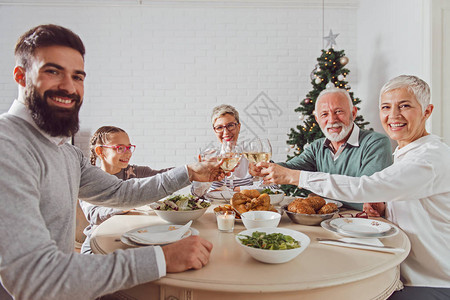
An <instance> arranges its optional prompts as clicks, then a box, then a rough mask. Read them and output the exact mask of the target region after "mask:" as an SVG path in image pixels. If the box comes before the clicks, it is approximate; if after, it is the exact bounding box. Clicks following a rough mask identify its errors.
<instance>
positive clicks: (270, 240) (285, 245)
mask: <svg viewBox="0 0 450 300" xmlns="http://www.w3.org/2000/svg"><path fill="white" fill-rule="evenodd" d="M236 242H237V243H238V244H239V245H240V246H241V247H242V248H243V249H244V250H245V251H246V252H247V253H248V254H249V255H250V256H251V257H253V258H254V259H256V260H259V261H261V262H264V263H268V264H281V263H285V262H288V261H290V260H292V259H294V258H295V257H297V256H298V255H299V254H300V253H302V252H303V251H305V249H306V248H307V247H308V246H309V243H310V239H309V237H308V236H307V235H306V234H304V233H301V232H299V231H296V230H292V229H287V228H264V227H260V228H253V229H248V230H244V231H242V232H241V233H239V234H238V235H236Z"/></svg>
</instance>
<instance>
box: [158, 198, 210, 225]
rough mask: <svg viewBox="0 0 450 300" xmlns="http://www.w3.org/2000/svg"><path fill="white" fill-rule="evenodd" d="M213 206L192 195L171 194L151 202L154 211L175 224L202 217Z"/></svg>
mask: <svg viewBox="0 0 450 300" xmlns="http://www.w3.org/2000/svg"><path fill="white" fill-rule="evenodd" d="M210 206H211V202H209V201H207V200H204V199H200V198H197V197H194V196H192V195H177V194H174V195H171V196H169V197H166V198H165V199H163V200H160V201H158V202H154V203H151V204H150V207H151V208H152V209H153V211H154V212H155V213H156V214H157V215H158V216H159V217H160V218H161V219H163V220H165V221H167V222H169V223H173V224H186V223H187V222H189V221H190V220H196V219H198V218H200V217H201V216H202V215H203V214H204V213H205V212H206V210H207V209H208V207H210Z"/></svg>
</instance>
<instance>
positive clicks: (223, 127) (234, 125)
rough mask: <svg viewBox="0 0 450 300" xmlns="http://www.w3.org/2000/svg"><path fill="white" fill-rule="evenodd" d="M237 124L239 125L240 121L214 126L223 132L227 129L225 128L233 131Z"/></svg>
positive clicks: (217, 130)
mask: <svg viewBox="0 0 450 300" xmlns="http://www.w3.org/2000/svg"><path fill="white" fill-rule="evenodd" d="M237 125H238V123H234V122H233V123H228V124H227V125H225V126H222V125H219V126H216V127H213V128H214V131H215V132H217V133H219V132H223V131H224V130H225V128H226V129H227V130H228V131H233V130H234V129H235V128H236V126H237Z"/></svg>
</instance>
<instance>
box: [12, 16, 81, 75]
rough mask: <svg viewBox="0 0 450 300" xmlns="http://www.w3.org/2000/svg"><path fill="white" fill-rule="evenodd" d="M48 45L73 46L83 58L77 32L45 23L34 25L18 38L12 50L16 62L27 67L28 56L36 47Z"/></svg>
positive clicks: (28, 62) (31, 54) (30, 55)
mask: <svg viewBox="0 0 450 300" xmlns="http://www.w3.org/2000/svg"><path fill="white" fill-rule="evenodd" d="M49 46H66V47H70V48H73V49H75V50H77V51H78V52H80V54H81V56H82V57H83V58H84V53H85V49H84V45H83V42H82V41H81V39H80V37H79V36H78V35H77V34H75V33H74V32H73V31H71V30H70V29H67V28H64V27H62V26H58V25H53V24H47V25H39V26H36V27H34V28H32V29H30V30H28V31H27V32H25V33H24V34H23V35H22V36H21V37H20V38H19V40H18V41H17V43H16V47H15V50H14V55H15V56H16V64H18V65H21V66H22V67H24V68H25V69H27V68H28V67H29V64H30V57H32V56H33V54H34V52H35V51H36V49H38V48H42V47H49Z"/></svg>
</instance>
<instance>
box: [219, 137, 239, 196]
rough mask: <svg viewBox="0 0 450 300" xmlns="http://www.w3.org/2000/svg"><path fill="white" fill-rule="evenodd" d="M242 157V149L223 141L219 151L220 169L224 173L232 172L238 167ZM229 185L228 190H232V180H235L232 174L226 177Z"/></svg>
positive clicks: (232, 143)
mask: <svg viewBox="0 0 450 300" xmlns="http://www.w3.org/2000/svg"><path fill="white" fill-rule="evenodd" d="M241 157H242V149H241V147H240V146H238V145H236V144H235V143H234V142H229V141H225V142H223V144H222V149H221V150H220V159H221V160H222V164H221V165H220V167H221V168H222V170H224V171H225V172H226V173H229V172H232V171H233V170H234V168H236V166H237V165H238V163H239V161H240V160H241ZM227 178H228V180H229V183H230V188H231V189H232V190H233V189H234V185H233V180H234V179H235V176H234V173H233V172H232V173H231V175H230V176H228V177H227Z"/></svg>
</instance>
